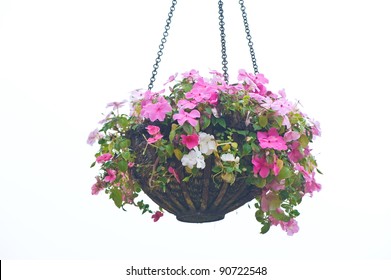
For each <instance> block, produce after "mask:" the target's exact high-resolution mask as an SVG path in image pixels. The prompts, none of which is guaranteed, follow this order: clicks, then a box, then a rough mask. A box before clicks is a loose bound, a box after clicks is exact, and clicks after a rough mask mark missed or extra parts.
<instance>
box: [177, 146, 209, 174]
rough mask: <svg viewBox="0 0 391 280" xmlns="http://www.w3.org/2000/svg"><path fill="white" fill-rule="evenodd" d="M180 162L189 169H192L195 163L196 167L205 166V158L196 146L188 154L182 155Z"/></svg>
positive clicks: (202, 167)
mask: <svg viewBox="0 0 391 280" xmlns="http://www.w3.org/2000/svg"><path fill="white" fill-rule="evenodd" d="M181 162H182V165H183V166H187V167H189V168H190V169H192V168H193V167H194V165H196V166H197V168H201V169H204V168H205V159H204V156H203V155H202V154H201V152H200V150H198V147H195V148H194V149H193V150H192V151H190V153H189V154H187V155H184V156H183V157H182V159H181Z"/></svg>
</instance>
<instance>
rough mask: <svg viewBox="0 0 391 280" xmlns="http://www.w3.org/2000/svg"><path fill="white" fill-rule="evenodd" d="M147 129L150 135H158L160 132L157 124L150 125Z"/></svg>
mask: <svg viewBox="0 0 391 280" xmlns="http://www.w3.org/2000/svg"><path fill="white" fill-rule="evenodd" d="M146 130H147V131H148V133H149V134H150V135H156V134H158V133H159V132H160V127H158V126H156V125H148V126H147V127H146Z"/></svg>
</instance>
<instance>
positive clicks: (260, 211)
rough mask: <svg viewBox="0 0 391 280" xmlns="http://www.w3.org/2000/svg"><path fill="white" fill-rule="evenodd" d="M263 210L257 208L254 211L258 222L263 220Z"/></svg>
mask: <svg viewBox="0 0 391 280" xmlns="http://www.w3.org/2000/svg"><path fill="white" fill-rule="evenodd" d="M263 214H264V213H263V211H262V210H261V209H259V210H257V211H256V212H255V219H257V221H258V222H260V223H262V222H263V220H264V217H263Z"/></svg>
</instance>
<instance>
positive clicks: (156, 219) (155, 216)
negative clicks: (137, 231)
mask: <svg viewBox="0 0 391 280" xmlns="http://www.w3.org/2000/svg"><path fill="white" fill-rule="evenodd" d="M161 217H163V212H160V211H156V212H155V214H153V215H152V217H151V218H152V219H153V221H154V222H155V223H156V222H157V221H159V219H160V218H161Z"/></svg>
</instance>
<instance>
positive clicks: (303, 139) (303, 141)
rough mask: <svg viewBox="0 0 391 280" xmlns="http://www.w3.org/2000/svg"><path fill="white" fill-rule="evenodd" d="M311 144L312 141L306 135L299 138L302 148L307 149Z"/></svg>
mask: <svg viewBox="0 0 391 280" xmlns="http://www.w3.org/2000/svg"><path fill="white" fill-rule="evenodd" d="M309 142H310V140H309V139H308V137H307V136H306V135H304V134H303V135H301V136H300V138H299V143H300V146H302V147H303V148H305V147H307V146H308V143H309Z"/></svg>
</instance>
